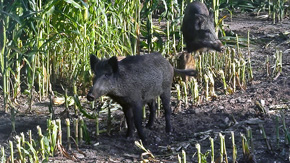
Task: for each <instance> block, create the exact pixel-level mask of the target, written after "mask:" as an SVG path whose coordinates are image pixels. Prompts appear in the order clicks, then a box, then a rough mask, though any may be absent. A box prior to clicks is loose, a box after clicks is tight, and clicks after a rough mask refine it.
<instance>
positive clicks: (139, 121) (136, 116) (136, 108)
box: [132, 104, 145, 142]
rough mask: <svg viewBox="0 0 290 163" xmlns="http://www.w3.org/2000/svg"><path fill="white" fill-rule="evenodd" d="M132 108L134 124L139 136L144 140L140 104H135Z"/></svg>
mask: <svg viewBox="0 0 290 163" xmlns="http://www.w3.org/2000/svg"><path fill="white" fill-rule="evenodd" d="M132 109H133V114H134V124H135V127H136V129H137V132H138V135H139V138H140V139H141V140H142V141H143V142H144V141H145V136H144V133H143V129H142V104H136V105H135V106H134V108H132Z"/></svg>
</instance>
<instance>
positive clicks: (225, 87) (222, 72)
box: [219, 70, 227, 94]
mask: <svg viewBox="0 0 290 163" xmlns="http://www.w3.org/2000/svg"><path fill="white" fill-rule="evenodd" d="M219 74H220V75H221V77H222V80H223V86H224V91H225V94H227V83H226V78H225V74H224V71H223V70H220V71H219Z"/></svg>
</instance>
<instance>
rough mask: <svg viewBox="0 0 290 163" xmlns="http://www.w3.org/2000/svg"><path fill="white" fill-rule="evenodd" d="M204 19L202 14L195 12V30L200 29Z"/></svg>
mask: <svg viewBox="0 0 290 163" xmlns="http://www.w3.org/2000/svg"><path fill="white" fill-rule="evenodd" d="M204 21H205V18H204V15H202V14H195V21H194V29H195V30H197V31H198V30H200V29H201V25H202V24H203V23H204Z"/></svg>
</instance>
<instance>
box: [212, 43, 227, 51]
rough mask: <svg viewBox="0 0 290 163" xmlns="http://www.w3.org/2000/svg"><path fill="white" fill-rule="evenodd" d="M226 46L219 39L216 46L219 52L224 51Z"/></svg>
mask: <svg viewBox="0 0 290 163" xmlns="http://www.w3.org/2000/svg"><path fill="white" fill-rule="evenodd" d="M225 49H226V48H225V47H224V45H223V44H222V42H221V41H220V40H218V41H217V43H216V48H215V50H216V51H218V52H223V51H224V50H225Z"/></svg>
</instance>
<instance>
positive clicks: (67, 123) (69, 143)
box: [65, 118, 71, 150]
mask: <svg viewBox="0 0 290 163" xmlns="http://www.w3.org/2000/svg"><path fill="white" fill-rule="evenodd" d="M65 122H66V130H67V144H68V150H71V142H70V120H69V119H68V118H67V119H66V120H65Z"/></svg>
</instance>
